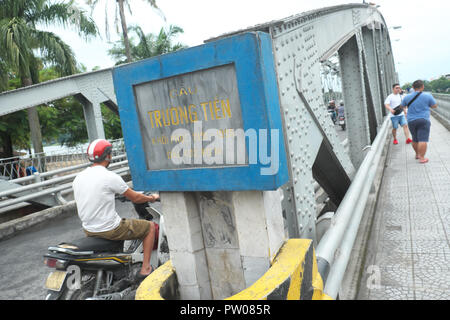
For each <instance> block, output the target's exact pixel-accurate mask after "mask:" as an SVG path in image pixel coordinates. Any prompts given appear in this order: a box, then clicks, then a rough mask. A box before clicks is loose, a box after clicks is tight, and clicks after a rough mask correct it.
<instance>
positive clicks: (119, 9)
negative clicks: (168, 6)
mask: <svg viewBox="0 0 450 320" xmlns="http://www.w3.org/2000/svg"><path fill="white" fill-rule="evenodd" d="M99 2H100V0H86V3H87V4H88V5H90V6H91V8H92V10H93V9H94V8H95V7H96V6H97V4H98V3H99ZM145 2H147V3H148V4H149V5H150V7H151V8H153V9H154V10H156V11H157V12H158V13H159V14H160V15H161V16H162V17H163V18H164V20H165V17H164V14H163V13H162V11H161V10H160V9H159V8H158V6H157V5H156V0H145ZM125 5H126V6H127V8H128V11H129V13H130V14H132V12H131V6H130V1H129V0H116V10H115V12H116V16H115V19H114V21H115V23H114V24H115V27H116V30H117V33H119V32H118V29H119V28H118V23H119V19H118V16H117V14H119V16H120V24H121V27H122V38H123V43H124V46H125V56H126V59H127V62H131V61H132V56H131V48H130V41H129V38H128V27H127V21H126V18H125V9H124V7H125ZM107 11H108V0H106V1H105V34H106V37H107V39H108V40H109V21H108V14H107Z"/></svg>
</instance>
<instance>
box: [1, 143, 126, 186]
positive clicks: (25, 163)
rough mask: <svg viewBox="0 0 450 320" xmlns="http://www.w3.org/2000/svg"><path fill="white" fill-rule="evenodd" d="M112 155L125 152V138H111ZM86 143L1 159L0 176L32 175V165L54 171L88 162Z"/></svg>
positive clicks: (9, 177)
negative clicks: (59, 150)
mask: <svg viewBox="0 0 450 320" xmlns="http://www.w3.org/2000/svg"><path fill="white" fill-rule="evenodd" d="M110 142H111V144H112V145H113V152H112V155H113V156H116V155H119V154H123V153H125V145H124V142H123V139H117V140H111V141H110ZM85 149H86V148H85V145H83V146H77V147H74V148H70V149H67V150H66V151H65V152H62V153H61V152H57V151H51V152H43V153H35V154H33V155H28V154H27V155H23V156H17V157H11V158H3V159H0V177H1V178H3V179H6V180H13V179H17V178H21V177H25V176H27V175H31V174H32V172H31V167H34V168H35V169H36V171H38V172H45V171H52V170H56V169H59V168H64V167H68V166H71V165H74V164H78V163H88V162H89V161H88V159H87V157H86V150H85Z"/></svg>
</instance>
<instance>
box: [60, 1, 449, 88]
mask: <svg viewBox="0 0 450 320" xmlns="http://www.w3.org/2000/svg"><path fill="white" fill-rule="evenodd" d="M105 1H108V2H109V7H110V11H109V20H110V25H111V27H110V32H111V40H117V39H118V37H119V36H118V35H116V33H115V31H114V27H113V23H114V15H115V13H114V3H115V0H101V1H100V2H99V5H98V8H97V9H96V10H94V13H93V17H94V19H95V21H96V23H97V25H98V27H99V30H100V32H101V34H102V37H103V40H101V39H98V40H91V41H90V42H85V41H83V40H80V39H79V38H78V36H77V34H76V33H74V32H70V31H64V30H59V29H54V28H53V31H54V32H56V33H57V34H59V35H60V36H61V37H62V38H63V40H64V41H66V42H67V43H68V44H69V45H70V46H71V47H72V48H73V50H74V51H75V54H76V56H77V59H78V61H79V62H80V63H82V64H84V65H85V66H86V67H87V68H88V70H91V69H92V68H93V67H95V66H99V67H101V68H107V67H111V66H113V65H114V63H113V61H112V60H111V58H110V57H109V56H108V54H107V50H108V49H109V48H111V47H112V45H111V44H108V42H107V41H106V39H105V35H104V30H105V27H104V22H105ZM76 2H77V3H78V4H83V3H84V2H85V1H84V0H76ZM130 2H131V3H132V4H131V9H132V12H133V14H132V15H130V14H129V13H128V12H127V23H128V24H129V25H131V24H138V25H140V26H141V27H142V28H143V30H144V32H145V33H149V32H153V33H157V32H159V30H160V28H161V27H163V26H164V24H167V25H169V24H173V25H177V26H179V27H182V28H183V29H184V34H183V35H181V36H180V37H178V38H177V39H176V40H177V41H180V42H182V43H184V44H186V45H188V46H196V45H200V44H202V43H203V40H206V39H208V38H211V37H214V36H218V35H221V34H223V33H226V32H230V31H235V30H238V29H242V28H246V27H249V26H253V25H255V24H259V23H264V22H268V21H271V20H277V19H281V18H285V17H288V16H291V15H294V14H298V13H301V12H305V11H308V10H312V9H317V8H322V7H327V6H333V5H338V4H347V3H350V2H351V1H342V0H314V1H311V0H226V1H224V0H220V1H219V0H189V1H187V0H157V1H156V3H157V4H158V6H159V7H160V8H161V10H162V11H163V12H164V14H165V16H166V18H167V21H166V22H164V21H163V19H162V18H161V17H160V16H159V15H158V14H157V13H156V12H155V11H154V10H152V9H151V8H150V6H149V5H148V4H146V3H145V1H143V0H130ZM353 2H358V1H353ZM361 2H362V1H359V3H361ZM373 2H375V3H376V4H378V5H380V7H379V8H378V9H379V10H380V12H381V13H382V14H383V16H384V18H385V20H386V23H387V25H388V27H393V26H402V28H401V29H398V30H393V29H391V30H390V35H391V41H392V46H393V51H394V59H395V63H396V68H397V71H398V72H399V77H400V82H401V83H402V84H403V83H405V82H412V81H414V80H416V79H425V80H430V79H432V78H436V77H438V76H440V75H443V74H450V27H449V20H450V1H448V0H427V1H423V0H408V1H406V0H374V1H373ZM89 12H90V11H89Z"/></svg>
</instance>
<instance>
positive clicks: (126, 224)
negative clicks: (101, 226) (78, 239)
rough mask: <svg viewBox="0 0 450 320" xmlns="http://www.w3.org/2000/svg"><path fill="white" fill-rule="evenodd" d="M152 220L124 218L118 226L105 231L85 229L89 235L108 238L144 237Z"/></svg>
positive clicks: (129, 238) (127, 238) (131, 238)
mask: <svg viewBox="0 0 450 320" xmlns="http://www.w3.org/2000/svg"><path fill="white" fill-rule="evenodd" d="M151 223H152V222H150V221H147V220H142V219H125V218H122V220H121V221H120V224H119V226H118V227H117V228H115V229H113V230H110V231H105V232H89V231H87V230H84V233H86V235H87V236H88V237H99V238H103V239H108V240H134V239H141V240H142V239H144V238H145V237H146V236H147V234H148V233H149V231H150V224H151Z"/></svg>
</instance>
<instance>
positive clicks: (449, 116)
mask: <svg viewBox="0 0 450 320" xmlns="http://www.w3.org/2000/svg"><path fill="white" fill-rule="evenodd" d="M433 97H434V98H435V99H436V102H437V105H438V107H437V108H436V109H433V112H434V114H437V115H438V117H439V118H440V120H442V121H445V122H446V123H447V125H448V126H447V128H450V94H442V93H433Z"/></svg>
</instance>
